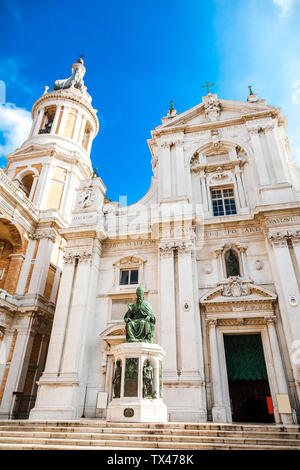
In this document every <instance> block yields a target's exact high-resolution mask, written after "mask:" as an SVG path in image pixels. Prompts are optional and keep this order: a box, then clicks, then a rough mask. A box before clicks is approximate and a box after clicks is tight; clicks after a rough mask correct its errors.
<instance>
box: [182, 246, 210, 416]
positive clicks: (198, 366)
mask: <svg viewBox="0 0 300 470" xmlns="http://www.w3.org/2000/svg"><path fill="white" fill-rule="evenodd" d="M177 243H178V247H177V252H178V285H177V289H178V296H177V298H178V305H177V306H176V310H177V316H178V318H177V322H178V328H177V333H178V340H177V341H178V343H179V345H180V347H179V348H178V352H177V354H180V364H181V371H180V372H181V374H180V378H179V380H180V381H182V382H185V383H186V387H184V388H182V393H183V397H182V403H183V404H184V407H185V411H183V410H181V411H180V415H181V417H182V418H185V419H186V420H187V421H190V420H193V421H199V422H203V421H206V420H207V413H206V403H205V390H204V384H203V382H204V367H203V358H202V343H201V326H200V313H199V303H198V301H197V299H196V301H195V298H194V279H193V264H192V263H193V260H192V249H193V245H192V243H193V242H192V241H190V240H186V241H179V242H177ZM178 398H179V397H178ZM179 400H180V398H179ZM192 415H193V416H192Z"/></svg>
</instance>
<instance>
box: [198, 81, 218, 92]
mask: <svg viewBox="0 0 300 470" xmlns="http://www.w3.org/2000/svg"><path fill="white" fill-rule="evenodd" d="M211 86H215V84H214V83H209V82H206V85H202V86H201V88H207V94H208V95H211V93H210V89H209V87H211Z"/></svg>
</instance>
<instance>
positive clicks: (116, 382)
mask: <svg viewBox="0 0 300 470" xmlns="http://www.w3.org/2000/svg"><path fill="white" fill-rule="evenodd" d="M121 377H122V367H121V361H117V363H116V369H115V375H114V378H113V381H112V383H113V386H114V398H120V392H121Z"/></svg>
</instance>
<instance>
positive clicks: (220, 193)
mask: <svg viewBox="0 0 300 470" xmlns="http://www.w3.org/2000/svg"><path fill="white" fill-rule="evenodd" d="M211 199H212V206H213V212H214V216H215V217H217V216H220V215H232V214H236V213H237V212H236V205H235V200H234V193H233V188H226V189H212V190H211Z"/></svg>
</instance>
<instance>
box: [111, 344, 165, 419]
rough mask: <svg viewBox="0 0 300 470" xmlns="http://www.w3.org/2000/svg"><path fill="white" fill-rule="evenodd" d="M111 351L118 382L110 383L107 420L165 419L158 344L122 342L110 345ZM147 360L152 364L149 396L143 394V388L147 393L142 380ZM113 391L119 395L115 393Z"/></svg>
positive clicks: (160, 352)
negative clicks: (114, 384) (111, 391)
mask: <svg viewBox="0 0 300 470" xmlns="http://www.w3.org/2000/svg"><path fill="white" fill-rule="evenodd" d="M112 353H113V355H114V362H115V368H116V364H117V361H120V365H121V382H120V385H119V386H113V388H114V391H113V397H114V398H113V399H112V401H111V402H110V403H109V405H108V407H107V421H110V422H126V423H130V422H132V423H143V422H154V423H165V422H167V420H168V417H167V407H166V405H165V404H164V403H163V400H162V391H163V380H162V360H163V358H164V356H165V352H164V350H163V349H162V347H161V346H159V345H158V344H152V343H138V342H137V343H122V344H119V345H117V346H114V348H113V349H112ZM147 361H149V363H150V365H151V366H152V368H153V381H152V390H150V395H152V396H150V397H149V398H148V397H147V398H146V397H144V395H145V392H146V395H147V390H145V388H147V387H145V382H144V380H143V371H144V366H145V365H146V362H147ZM146 385H147V384H146ZM116 394H117V395H120V396H119V397H115V395H116ZM148 396H149V388H148Z"/></svg>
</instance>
